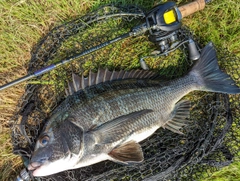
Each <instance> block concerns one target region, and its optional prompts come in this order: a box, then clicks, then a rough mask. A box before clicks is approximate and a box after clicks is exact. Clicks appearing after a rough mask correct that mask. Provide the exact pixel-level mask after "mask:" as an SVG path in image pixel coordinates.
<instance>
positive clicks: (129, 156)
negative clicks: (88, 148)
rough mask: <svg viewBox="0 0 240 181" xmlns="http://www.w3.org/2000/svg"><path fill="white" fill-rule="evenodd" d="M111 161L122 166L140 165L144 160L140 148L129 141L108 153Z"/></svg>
mask: <svg viewBox="0 0 240 181" xmlns="http://www.w3.org/2000/svg"><path fill="white" fill-rule="evenodd" d="M108 155H109V156H110V157H112V158H113V161H115V162H120V163H123V164H131V163H140V162H142V161H143V160H144V158H143V152H142V148H141V146H140V145H139V144H138V143H136V142H135V141H129V142H127V143H125V144H123V145H120V146H118V147H116V148H114V149H113V150H112V151H111V152H110V153H108Z"/></svg>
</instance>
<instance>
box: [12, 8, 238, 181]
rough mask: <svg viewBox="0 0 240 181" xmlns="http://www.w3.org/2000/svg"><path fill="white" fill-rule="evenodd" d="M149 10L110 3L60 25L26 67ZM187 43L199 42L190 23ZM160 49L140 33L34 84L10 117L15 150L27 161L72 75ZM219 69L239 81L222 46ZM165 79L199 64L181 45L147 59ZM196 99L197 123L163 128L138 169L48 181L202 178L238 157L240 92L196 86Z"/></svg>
mask: <svg viewBox="0 0 240 181" xmlns="http://www.w3.org/2000/svg"><path fill="white" fill-rule="evenodd" d="M144 17H145V14H144V11H143V10H142V9H140V8H139V7H136V6H116V5H108V6H104V7H101V8H99V9H98V10H96V11H94V12H91V13H89V14H87V15H85V16H83V17H80V18H77V19H75V20H73V21H71V22H68V23H66V24H63V25H61V26H58V27H56V28H54V29H53V30H52V31H50V32H49V33H48V34H47V35H46V36H45V37H43V38H42V39H41V40H40V41H39V43H38V44H37V45H36V46H35V47H34V49H33V51H32V57H31V60H30V63H29V66H28V72H29V73H31V72H34V71H36V70H38V69H40V68H42V67H44V66H47V65H50V64H52V63H56V62H58V61H59V60H63V59H65V58H67V57H70V56H74V55H76V54H77V53H80V52H82V51H85V50H87V49H89V48H92V47H93V46H96V45H99V44H101V43H104V42H106V41H108V40H111V39H113V38H115V37H117V36H120V35H122V34H123V33H126V32H128V31H130V29H131V28H133V27H134V26H136V25H139V24H141V22H142V20H144ZM177 34H178V36H179V38H180V39H181V40H186V39H188V38H189V37H191V38H193V39H195V40H196V42H197V45H198V48H199V49H201V48H202V47H203V45H202V44H201V40H199V39H198V38H197V37H195V36H194V35H193V34H192V33H191V31H190V30H189V29H188V28H187V27H182V28H181V29H180V30H178V31H177ZM155 49H156V46H155V45H154V44H153V43H151V42H150V41H148V38H147V36H145V35H141V36H137V37H134V38H128V39H125V40H122V41H119V42H117V43H115V44H114V45H109V46H107V47H105V48H103V49H100V50H97V51H95V52H93V53H91V54H89V55H86V56H84V57H80V58H78V59H77V60H74V61H72V62H71V63H69V64H67V65H64V66H61V67H58V68H57V69H55V70H53V71H51V72H50V73H46V74H44V75H43V76H41V77H38V78H37V79H35V80H32V81H31V82H29V84H28V86H27V87H26V91H25V94H24V95H23V96H22V98H21V100H20V101H19V104H18V108H17V111H16V114H15V116H14V117H13V119H12V123H13V126H12V143H13V147H14V153H16V154H18V155H20V156H22V157H23V158H24V159H23V162H24V163H25V164H27V162H28V160H29V159H30V155H31V153H32V151H33V149H34V145H35V141H36V139H37V137H38V135H39V134H40V132H41V129H42V127H43V125H44V123H45V122H46V120H47V118H48V117H49V116H50V114H51V112H52V111H53V110H54V108H56V107H57V106H58V105H59V104H60V103H61V102H62V101H63V100H64V99H65V98H66V95H65V91H64V88H65V87H66V86H67V81H68V80H70V79H71V74H72V72H74V73H77V74H84V75H87V74H88V72H89V70H96V69H97V68H98V67H107V68H109V69H110V70H111V69H134V68H140V64H139V59H140V58H141V57H144V56H147V55H149V52H152V51H154V50H155ZM217 50H218V58H219V64H220V67H221V68H222V69H223V70H224V71H225V72H227V73H228V74H230V75H231V76H232V78H233V79H234V80H235V81H236V83H237V85H238V86H240V78H239V75H240V59H239V58H238V57H234V56H233V55H232V54H230V53H229V52H227V51H226V50H224V49H222V48H220V47H217ZM145 61H146V62H147V64H148V66H149V67H150V68H151V69H155V70H158V72H159V74H160V75H161V76H162V78H163V79H168V80H170V79H173V78H176V77H179V76H182V75H184V74H185V73H186V72H187V71H188V70H189V68H190V67H191V65H192V64H193V63H194V62H192V61H190V60H188V49H187V46H186V45H184V44H183V45H182V46H181V47H180V48H179V49H177V50H176V51H174V52H171V53H169V54H168V56H161V57H148V58H145ZM186 99H189V100H191V101H192V105H193V107H192V110H191V122H190V124H189V125H188V126H186V127H185V128H184V130H183V131H184V135H178V134H175V133H173V132H171V131H168V130H164V129H159V130H158V131H157V132H155V133H154V134H153V135H152V136H151V137H150V138H148V139H146V140H145V141H143V142H142V143H141V146H142V148H143V152H144V158H145V160H144V162H143V163H141V164H139V165H137V166H132V167H127V166H122V165H119V164H116V163H113V162H111V161H104V162H101V163H98V164H95V165H92V166H88V167H84V168H80V169H76V170H70V171H65V172H61V173H58V174H55V175H51V176H48V177H42V178H39V180H42V181H45V180H46V181H50V180H69V181H74V180H198V179H200V178H202V177H207V176H208V175H209V174H211V173H213V172H214V171H215V170H217V169H218V168H220V167H223V166H226V165H229V164H230V163H231V162H232V161H233V159H234V158H236V159H237V158H238V157H237V155H238V153H239V147H240V140H239V139H240V135H239V133H240V132H239V123H240V120H239V119H240V112H239V111H240V106H239V101H240V96H239V95H236V96H228V95H225V94H215V93H206V92H198V91H195V92H193V93H191V94H189V95H187V96H186Z"/></svg>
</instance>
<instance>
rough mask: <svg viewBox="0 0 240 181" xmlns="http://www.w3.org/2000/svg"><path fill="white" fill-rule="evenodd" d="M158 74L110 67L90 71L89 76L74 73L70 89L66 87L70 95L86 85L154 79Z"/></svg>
mask: <svg viewBox="0 0 240 181" xmlns="http://www.w3.org/2000/svg"><path fill="white" fill-rule="evenodd" d="M157 75H158V74H157V73H155V72H153V71H149V70H131V71H124V70H120V71H115V70H114V71H109V70H108V69H98V71H97V72H96V73H93V72H92V71H90V72H89V75H88V77H84V76H83V75H82V76H81V77H79V76H78V75H76V74H72V82H68V89H65V92H66V94H67V96H68V95H72V94H73V93H74V92H77V91H79V90H81V89H84V88H85V87H89V86H92V85H96V84H99V83H103V82H107V81H114V80H123V79H154V78H156V76H157Z"/></svg>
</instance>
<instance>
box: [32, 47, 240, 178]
mask: <svg viewBox="0 0 240 181" xmlns="http://www.w3.org/2000/svg"><path fill="white" fill-rule="evenodd" d="M154 76H155V75H154V74H153V73H151V72H149V71H147V72H146V71H145V72H144V71H143V70H141V71H140V70H137V71H134V70H132V71H130V72H124V71H120V72H116V71H115V72H112V73H111V72H110V71H108V70H98V72H97V73H96V74H95V73H92V72H90V76H89V77H90V78H86V79H85V78H84V77H83V76H82V77H78V76H76V75H73V82H72V83H68V85H69V88H68V90H67V91H66V93H68V95H69V96H68V97H67V98H66V99H65V101H63V102H62V103H61V105H60V106H59V107H58V108H57V109H56V110H55V111H53V113H52V115H51V116H50V117H49V120H48V122H47V123H46V125H45V126H44V128H43V130H42V133H41V134H40V135H39V138H38V140H37V142H36V145H35V149H34V151H33V154H32V157H31V161H30V164H29V165H28V169H29V170H31V171H33V175H34V176H46V175H51V174H54V173H58V172H61V171H65V170H69V169H76V168H80V167H85V166H88V165H92V164H95V163H98V162H101V161H104V160H111V161H114V162H117V163H121V164H125V165H130V164H133V163H135V164H137V163H140V162H143V161H144V156H143V155H144V154H143V152H142V149H141V146H140V144H139V142H141V141H142V140H144V139H146V138H147V137H149V136H151V135H152V134H153V133H154V132H155V131H156V130H157V129H159V128H160V127H163V128H166V129H168V130H170V131H173V132H175V133H179V134H182V133H181V131H180V130H181V128H182V127H183V126H184V125H186V124H187V122H188V121H187V118H188V116H189V114H190V113H189V110H190V106H191V105H190V102H189V101H187V100H181V99H182V97H184V96H185V95H187V94H188V93H189V92H191V91H194V90H201V91H210V92H221V93H228V94H239V93H240V88H239V87H238V86H236V84H235V83H234V81H233V80H232V79H231V77H230V76H228V75H227V74H225V73H224V72H222V71H221V70H220V69H219V66H218V64H217V56H216V51H215V49H214V48H213V46H212V44H208V45H207V46H206V47H205V48H204V49H203V50H202V52H201V57H200V59H199V60H198V61H197V62H196V64H195V65H194V66H193V68H192V69H191V71H190V72H189V73H188V74H187V75H185V76H183V77H181V78H178V79H176V80H172V81H169V82H161V81H160V80H157V79H155V80H153V79H152V77H154ZM112 77H115V78H116V77H117V80H116V79H113V78H112ZM81 85H84V86H82V88H81ZM75 91H76V92H75Z"/></svg>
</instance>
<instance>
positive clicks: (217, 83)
mask: <svg viewBox="0 0 240 181" xmlns="http://www.w3.org/2000/svg"><path fill="white" fill-rule="evenodd" d="M189 74H190V75H192V76H194V77H195V78H196V80H197V84H198V86H200V87H201V88H200V90H203V91H210V92H220V93H227V94H238V93H240V88H239V87H238V86H237V85H236V84H235V82H234V80H233V79H232V78H231V77H230V76H229V75H228V74H226V73H224V72H223V71H221V70H220V69H219V66H218V62H217V54H216V50H215V49H214V47H213V45H212V43H209V44H208V45H206V46H205V47H204V49H203V50H202V53H201V57H200V59H199V60H198V62H197V63H196V64H195V65H194V67H193V68H192V70H191V71H190V73H189Z"/></svg>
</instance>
